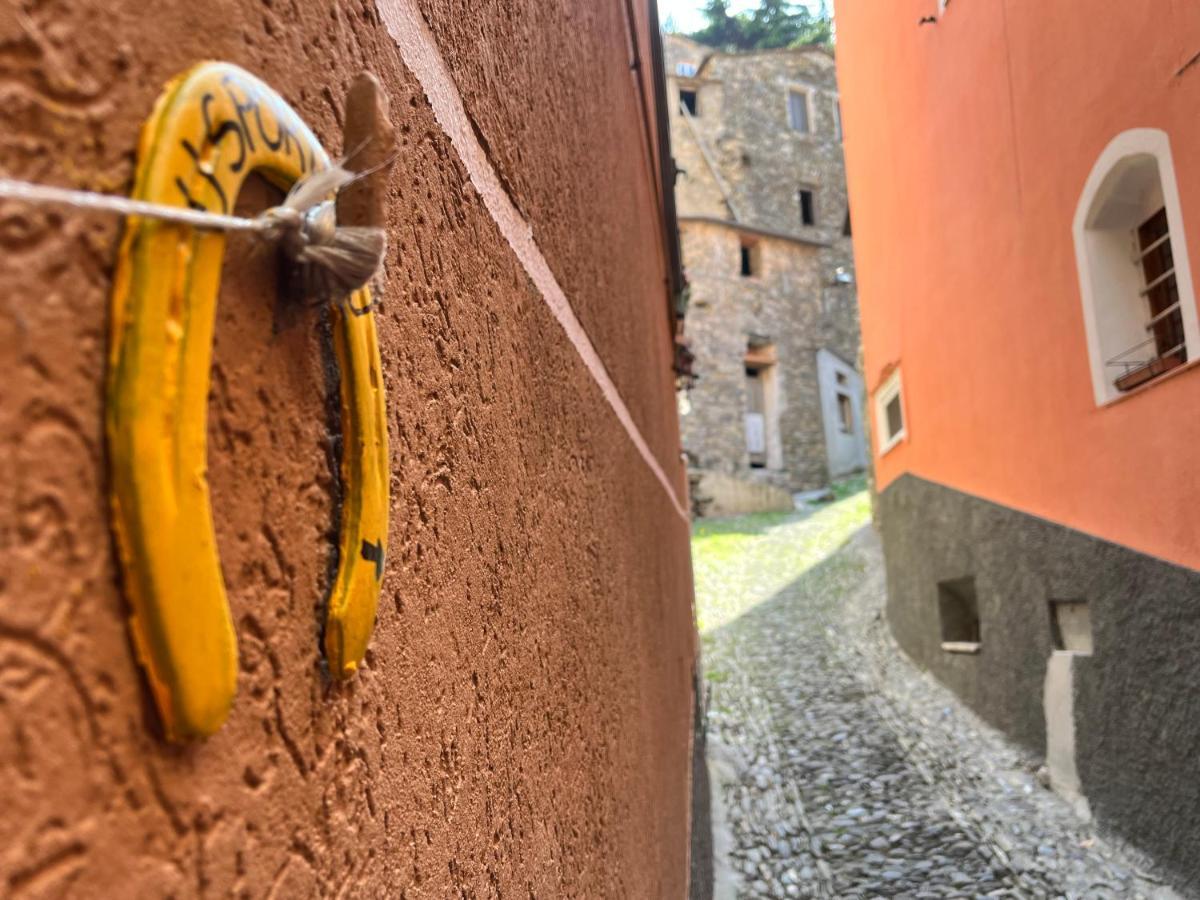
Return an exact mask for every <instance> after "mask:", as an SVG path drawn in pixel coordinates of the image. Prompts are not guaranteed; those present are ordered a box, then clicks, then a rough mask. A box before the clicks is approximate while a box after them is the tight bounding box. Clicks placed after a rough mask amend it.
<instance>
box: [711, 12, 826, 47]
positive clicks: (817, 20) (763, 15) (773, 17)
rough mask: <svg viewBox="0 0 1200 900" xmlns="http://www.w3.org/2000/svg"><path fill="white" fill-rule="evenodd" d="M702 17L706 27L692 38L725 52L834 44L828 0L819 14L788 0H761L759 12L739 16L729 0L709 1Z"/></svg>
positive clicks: (743, 13) (742, 13)
mask: <svg viewBox="0 0 1200 900" xmlns="http://www.w3.org/2000/svg"><path fill="white" fill-rule="evenodd" d="M703 14H704V17H705V19H706V20H707V24H705V26H704V27H703V28H701V29H700V30H699V31H697V32H694V33H693V34H691V35H690V37H691V38H692V39H693V40H696V41H699V42H700V43H702V44H707V45H708V46H710V47H719V48H721V49H723V50H770V49H773V48H775V47H795V46H798V45H801V44H831V43H833V21H832V18H831V17H830V15H829V7H828V6H827V5H826V2H825V0H821V5H820V8H819V9H818V10H817V11H816V12H813V11H812V10H811V9H809V8H808V6H806V5H801V4H798V3H794V2H789V0H759V4H758V7H757V8H756V9H753V10H749V11H747V12H741V13H737V14H731V13H730V12H729V2H728V0H708V2H707V3H706V4H705V6H704V10H703Z"/></svg>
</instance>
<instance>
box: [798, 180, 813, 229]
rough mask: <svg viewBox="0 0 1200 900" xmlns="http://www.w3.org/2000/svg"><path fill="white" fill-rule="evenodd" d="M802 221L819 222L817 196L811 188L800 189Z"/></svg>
mask: <svg viewBox="0 0 1200 900" xmlns="http://www.w3.org/2000/svg"><path fill="white" fill-rule="evenodd" d="M800 221H801V223H803V224H805V225H815V224H817V204H816V196H815V195H814V193H813V191H812V190H811V189H809V188H801V189H800Z"/></svg>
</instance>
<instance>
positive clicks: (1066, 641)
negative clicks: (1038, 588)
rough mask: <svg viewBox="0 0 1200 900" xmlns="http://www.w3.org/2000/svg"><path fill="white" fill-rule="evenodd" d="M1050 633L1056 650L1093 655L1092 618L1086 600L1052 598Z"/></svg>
mask: <svg viewBox="0 0 1200 900" xmlns="http://www.w3.org/2000/svg"><path fill="white" fill-rule="evenodd" d="M1050 634H1051V637H1052V638H1053V640H1054V649H1055V650H1067V651H1069V652H1071V653H1080V654H1087V655H1089V656H1090V655H1091V653H1092V618H1091V614H1090V613H1089V612H1088V605H1087V601H1086V600H1051V601H1050Z"/></svg>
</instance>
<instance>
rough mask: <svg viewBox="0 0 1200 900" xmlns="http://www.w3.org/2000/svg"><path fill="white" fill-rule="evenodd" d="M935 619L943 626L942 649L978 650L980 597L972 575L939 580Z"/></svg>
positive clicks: (972, 651) (973, 651)
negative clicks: (950, 579) (976, 591)
mask: <svg viewBox="0 0 1200 900" xmlns="http://www.w3.org/2000/svg"><path fill="white" fill-rule="evenodd" d="M938 621H939V622H940V624H941V629H942V649H943V650H948V651H950V652H956V653H976V652H978V650H979V643H980V631H979V599H978V597H977V596H976V593H975V577H974V576H973V575H968V576H967V577H966V578H956V579H954V580H952V581H942V582H939V583H938Z"/></svg>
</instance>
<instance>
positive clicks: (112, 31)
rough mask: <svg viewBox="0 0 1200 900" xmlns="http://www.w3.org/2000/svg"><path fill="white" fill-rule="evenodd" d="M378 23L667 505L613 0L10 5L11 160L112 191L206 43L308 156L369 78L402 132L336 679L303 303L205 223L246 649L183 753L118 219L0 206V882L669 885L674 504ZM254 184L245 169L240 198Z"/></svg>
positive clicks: (671, 440)
mask: <svg viewBox="0 0 1200 900" xmlns="http://www.w3.org/2000/svg"><path fill="white" fill-rule="evenodd" d="M635 6H637V5H636V4H635ZM404 8H407V9H417V10H418V12H419V13H420V15H421V17H422V20H423V22H424V24H425V27H426V28H427V29H428V43H429V46H430V47H431V48H432V50H433V51H434V52H435V53H436V54H438V55H440V57H441V58H442V59H443V60H444V61H445V63H446V65H447V66H448V68H449V71H450V73H451V75H452V78H453V83H454V87H455V88H456V90H457V91H458V92H460V93H461V97H462V101H463V103H464V105H465V108H466V110H467V112H468V114H469V115H470V116H471V118H472V121H473V124H474V126H475V134H476V135H477V139H478V141H479V143H480V145H481V146H482V147H483V148H484V150H485V153H486V158H487V161H488V163H489V164H490V165H491V166H493V167H494V168H495V170H496V171H497V172H498V173H499V176H500V179H501V182H502V184H503V185H504V187H505V189H506V191H507V192H508V196H509V197H510V198H511V200H512V202H513V204H514V205H515V206H516V208H517V210H518V211H519V212H520V213H521V214H522V216H523V217H524V218H525V219H526V220H527V221H528V222H529V224H530V226H531V228H532V231H533V236H534V238H535V240H536V242H537V244H538V246H539V247H540V248H541V251H542V252H543V253H544V254H545V257H546V259H547V261H548V262H549V264H550V268H551V270H552V273H553V275H554V277H555V278H556V279H557V281H558V283H559V284H560V285H561V286H562V288H563V290H564V292H565V294H566V296H567V298H568V300H569V302H570V303H571V306H572V308H573V309H574V311H575V313H576V315H578V317H579V318H580V320H581V321H582V323H583V325H584V327H585V330H586V331H587V333H588V335H589V336H590V338H591V341H592V342H593V343H594V345H595V347H596V349H597V351H598V353H599V355H600V358H601V360H602V362H603V363H604V365H605V367H606V369H607V370H608V372H609V373H610V374H611V376H612V379H613V381H614V383H615V384H616V386H617V389H618V391H619V393H620V395H621V398H622V399H623V400H624V403H625V404H626V405H627V406H628V408H629V410H630V413H631V416H632V418H633V421H634V424H635V425H636V427H637V429H638V430H639V431H640V433H641V434H642V435H644V437H645V440H646V443H647V444H648V446H649V448H650V450H651V452H652V453H653V455H654V457H655V458H656V459H657V460H658V461H659V462H660V464H661V466H662V467H663V469H665V471H666V472H667V474H668V477H669V478H670V479H671V480H672V481H673V482H674V483H675V486H676V488H677V489H678V490H682V483H683V479H682V475H681V471H680V466H679V462H678V453H679V438H678V431H677V424H676V419H675V409H674V396H673V392H672V389H671V384H672V382H671V372H670V363H671V356H670V341H669V335H668V320H667V315H666V302H667V301H666V290H665V285H666V279H667V272H666V268H665V265H666V264H665V262H664V259H665V257H664V254H663V251H662V249H661V245H662V241H661V229H660V225H659V223H658V221H657V216H658V212H657V210H658V208H659V206H658V203H657V201H656V199H655V198H656V182H655V173H654V170H653V168H652V167H651V165H650V161H649V160H648V159H647V154H646V153H645V152H643V150H642V149H641V148H642V147H643V146H644V145H645V136H644V133H643V131H642V129H643V128H644V127H645V126H644V125H643V119H642V113H641V107H640V101H639V99H638V95H637V85H636V82H635V81H634V80H633V79H631V77H630V73H629V61H630V38H629V27H630V26H629V23H628V22H627V21H626V19H625V5H624V4H622V3H617V2H611V3H609V2H605V3H593V2H585V0H575V2H564V3H557V4H542V3H536V2H532V0H530V2H520V0H502V2H492V3H483V4H480V3H466V2H458V3H456V2H448V0H443V2H437V0H426V2H419V3H418V2H415V0H414V2H412V3H411V4H410V3H409V0H392V2H389V3H381V4H380V6H379V7H376V6H375V5H374V4H372V3H370V2H366V3H358V2H354V3H323V4H281V3H278V2H268V3H265V4H259V3H257V2H254V3H251V2H247V0H231V2H222V3H219V4H196V3H181V2H170V3H165V4H156V5H155V6H154V11H153V14H152V15H148V14H147V11H146V7H145V6H144V4H140V3H132V2H117V3H111V2H105V3H99V2H88V0H60V2H52V3H50V4H44V5H40V6H38V7H36V8H34V9H32V10H30V11H29V12H28V13H22V14H18V13H17V8H16V6H15V5H14V4H12V3H10V2H3V3H2V4H0V96H3V97H4V98H5V99H4V102H3V103H2V104H0V171H3V172H5V173H6V174H12V175H16V176H20V177H24V178H29V179H34V180H39V181H47V182H53V183H58V184H66V185H72V186H79V187H86V188H92V189H99V190H109V191H119V192H127V191H128V189H129V186H130V182H131V177H132V173H133V166H134V162H135V159H134V153H135V147H136V142H137V137H138V129H139V126H140V124H141V121H142V120H143V119H144V118H145V117H146V116H147V115H148V114H149V112H150V109H151V107H152V105H153V103H154V100H155V98H156V97H157V95H158V93H159V91H160V90H161V86H162V85H163V84H164V83H165V82H166V81H167V80H168V79H170V78H171V77H172V76H174V75H175V74H176V73H178V72H179V71H181V70H182V69H184V68H186V67H187V66H189V65H191V64H193V63H194V62H197V61H200V60H203V59H223V60H228V61H231V62H235V63H238V64H240V65H242V66H244V67H246V68H247V69H249V70H250V71H251V72H253V73H255V74H257V75H259V76H260V77H262V78H264V79H265V80H266V81H267V82H268V83H270V84H271V85H272V86H274V87H275V88H276V89H277V90H279V91H280V92H281V93H282V94H283V96H284V97H285V98H286V99H287V100H288V101H289V102H290V103H291V104H292V105H294V106H295V108H296V109H297V110H298V111H299V112H300V114H301V115H302V116H303V117H304V118H305V119H306V120H307V121H308V122H309V123H310V124H311V125H312V127H313V128H314V130H315V131H316V133H317V134H318V136H319V137H320V138H321V139H322V141H323V143H324V144H325V146H326V147H327V148H329V149H330V150H331V151H332V152H334V153H337V152H339V151H340V150H341V146H340V144H341V142H340V116H341V112H340V108H341V99H342V96H343V94H344V91H345V88H346V86H347V85H348V83H349V81H350V80H351V78H353V76H354V75H355V74H357V72H358V71H359V70H360V69H361V68H364V67H365V68H369V69H371V70H373V71H374V72H376V73H377V74H378V75H379V77H380V79H381V80H382V82H383V84H384V87H385V89H386V92H387V94H388V96H389V99H390V102H391V108H392V118H393V120H394V122H395V124H396V126H397V129H398V132H399V134H398V137H399V143H400V146H401V151H402V152H401V155H400V157H399V159H398V160H397V162H396V164H395V167H394V169H393V171H392V175H391V179H390V206H389V228H388V230H389V237H390V243H391V251H390V254H389V258H388V261H387V268H386V274H385V278H384V281H383V286H382V289H381V290H380V291H379V300H380V303H379V308H378V310H377V321H378V327H379V335H380V344H381V351H382V356H383V364H384V375H385V379H386V385H387V390H388V410H387V412H388V425H389V436H390V442H391V448H392V481H391V492H392V501H393V506H392V515H391V532H390V538H389V544H390V554H389V558H388V561H387V570H386V573H385V576H384V582H383V595H382V597H381V604H380V611H379V619H378V624H377V628H376V632H375V637H374V640H373V643H372V649H371V651H370V652H369V654H368V657H367V660H366V664H365V665H364V667H363V670H362V671H361V672H360V674H359V676H358V677H357V678H355V679H354V680H353V681H351V682H350V683H348V684H346V685H336V684H332V683H330V682H329V681H328V680H327V679H326V677H325V676H324V675H323V673H322V670H321V654H320V650H319V645H318V635H319V624H320V621H321V615H322V610H321V605H322V598H323V596H324V591H325V589H326V587H327V582H326V579H327V573H328V562H329V550H330V540H331V527H332V525H333V520H332V516H333V504H332V499H333V494H334V491H335V478H334V475H333V471H332V470H331V468H330V462H329V460H330V452H331V451H330V446H331V435H330V431H329V428H328V426H327V420H326V404H325V399H324V398H325V392H326V389H327V386H326V384H325V380H324V370H323V362H322V351H321V347H322V341H323V328H324V325H323V323H322V318H321V316H320V315H319V314H313V315H311V316H307V317H305V318H302V319H301V321H300V322H299V323H298V324H297V325H295V326H294V327H293V328H291V329H289V330H287V331H285V332H283V333H282V334H278V335H275V334H273V333H272V330H271V310H270V307H271V304H272V302H273V295H272V290H273V286H272V277H273V266H272V261H271V259H270V258H269V257H267V256H266V255H265V254H264V252H263V251H262V249H261V248H259V247H257V246H256V245H255V244H254V243H252V242H248V241H243V242H239V241H237V240H233V241H231V245H230V252H229V255H228V257H227V261H226V268H225V273H224V280H223V286H222V294H221V299H220V307H219V311H218V322H217V329H216V350H215V362H214V369H213V389H212V396H211V400H210V404H209V419H210V421H209V438H210V448H209V456H210V460H209V462H210V475H209V477H210V481H211V484H212V491H213V503H214V509H215V517H216V523H217V532H218V542H219V546H220V550H221V554H222V562H223V568H224V573H225V579H226V583H227V586H228V589H229V594H230V603H231V606H232V609H233V614H234V619H235V622H236V625H237V632H238V640H239V654H240V673H241V674H240V680H239V692H238V697H237V700H236V703H235V706H234V710H233V713H232V716H231V718H230V720H229V722H228V723H227V724H226V726H225V727H224V728H223V729H222V730H221V731H220V732H219V733H218V734H217V735H216V736H215V737H213V738H211V739H209V740H207V741H205V742H202V743H198V744H193V745H189V746H184V747H176V746H169V745H167V744H165V743H164V742H163V741H162V740H161V738H160V737H159V729H158V726H157V723H156V721H155V714H154V711H153V709H152V708H151V706H150V705H149V701H148V696H147V694H146V690H145V687H144V684H143V681H142V677H141V674H140V672H139V669H138V668H137V666H136V664H135V662H134V657H133V653H132V650H131V648H130V646H129V641H128V637H127V632H126V627H125V625H126V623H125V619H126V616H127V615H128V610H127V608H126V605H125V602H124V600H123V599H122V596H121V593H120V591H119V589H118V573H117V570H116V566H115V561H114V557H113V549H112V544H111V538H110V535H109V531H108V524H107V523H108V517H107V506H106V504H107V499H106V476H105V458H104V441H103V428H102V423H103V376H104V361H105V348H106V341H107V325H108V323H107V303H108V294H109V291H110V287H111V276H112V271H113V265H114V259H115V254H116V244H117V240H118V237H119V233H120V228H119V225H118V224H117V223H115V222H113V221H110V220H107V219H103V218H96V217H91V216H79V215H71V214H64V213H61V212H57V211H55V212H40V211H31V210H29V209H27V208H24V207H21V206H18V205H14V204H8V203H5V204H0V296H2V297H3V298H4V300H3V301H0V366H2V368H3V371H4V372H5V373H6V379H5V380H6V385H5V389H4V399H3V401H2V402H0V778H2V779H3V781H4V784H5V785H6V790H5V794H6V801H5V812H4V815H3V816H0V896H6V897H7V896H20V897H26V896H28V897H54V896H122V897H167V896H175V897H184V896H197V895H199V896H213V897H218V896H219V897H224V896H246V897H264V896H276V897H289V898H292V897H306V896H312V897H315V896H355V897H369V896H377V897H401V896H410V897H422V896H423V897H443V896H448V895H451V894H457V893H459V892H463V893H469V894H477V895H481V896H486V895H497V894H501V893H502V894H505V895H510V894H521V895H526V896H597V895H610V896H655V897H658V896H665V897H671V896H680V895H681V894H682V893H683V890H684V883H685V880H686V874H685V873H686V845H687V834H686V829H687V773H688V757H687V754H688V735H689V733H690V712H691V705H690V684H691V683H690V677H691V665H692V653H693V647H692V626H691V610H690V566H689V560H688V546H687V533H688V526H687V523H686V522H685V521H684V520H683V519H682V518H681V517H680V516H679V515H678V514H677V512H676V509H675V507H674V505H673V504H672V502H671V500H670V498H669V497H668V494H667V493H666V491H665V490H664V488H663V485H662V484H661V483H660V482H659V481H658V480H657V479H656V478H655V476H654V475H653V474H652V472H651V470H650V468H649V467H648V466H647V464H646V462H645V460H644V459H643V457H642V456H641V455H639V453H638V451H637V449H636V448H635V446H634V444H633V443H632V442H631V440H630V437H629V435H628V434H627V432H626V431H625V430H624V429H623V428H622V426H621V424H620V423H619V421H618V419H617V417H616V416H615V415H614V413H613V411H612V409H611V408H610V406H609V404H608V403H607V402H606V401H605V399H604V397H603V396H602V394H601V391H600V390H599V388H598V387H597V384H596V382H595V381H594V380H593V378H592V377H591V376H590V375H589V374H588V372H587V370H586V369H585V367H584V365H583V364H582V363H581V361H580V357H579V355H578V353H577V352H576V350H575V349H574V348H573V347H572V344H571V343H570V342H569V341H568V340H567V338H566V336H565V334H564V332H563V330H562V328H561V327H560V326H559V324H558V322H557V321H556V320H555V319H554V318H553V316H552V315H551V313H550V311H549V309H548V307H547V305H546V302H545V300H544V299H543V296H542V294H541V292H540V291H539V289H538V287H537V286H536V285H535V284H534V282H533V281H531V279H530V276H529V275H528V273H527V272H526V270H525V269H524V268H523V267H522V265H521V263H520V261H519V260H518V258H517V256H516V255H515V254H514V252H513V249H512V247H511V246H510V245H509V244H508V243H507V242H506V240H505V239H504V237H503V236H502V234H501V232H500V230H499V229H498V228H497V225H496V223H495V221H494V220H493V219H492V217H491V215H490V214H489V212H488V210H487V208H485V206H484V204H483V202H482V201H481V199H480V195H479V193H478V192H477V190H476V189H475V188H474V187H473V186H472V184H471V182H470V179H469V178H468V174H467V170H466V169H465V167H464V165H463V163H462V161H461V159H460V157H459V156H458V154H457V152H456V150H455V148H454V147H453V146H452V144H451V142H450V140H449V139H448V138H447V136H446V134H445V133H444V131H443V128H442V126H441V125H440V124H439V122H438V120H437V119H436V118H435V115H434V112H433V110H432V109H431V106H430V102H429V100H428V99H427V96H426V92H425V89H424V88H423V86H422V84H421V83H420V82H419V81H418V80H417V78H416V77H415V76H414V74H413V72H412V71H410V69H409V68H408V67H407V66H406V65H405V62H404V60H403V59H402V57H401V54H400V52H399V50H398V48H397V44H396V42H395V41H394V40H393V38H392V37H391V35H390V34H389V28H388V26H389V24H391V25H392V26H393V27H394V26H395V22H396V21H397V20H398V10H399V11H402V10H403V9H404ZM638 15H639V19H638V21H637V22H636V23H634V27H635V29H641V30H642V31H643V32H644V29H645V27H646V25H647V23H646V21H645V19H644V15H643V14H642V13H639V14H638ZM638 40H643V41H644V34H643V35H641V36H640V37H639V38H638ZM269 202H272V195H271V191H270V189H269V188H267V187H266V186H265V185H255V186H253V187H252V189H249V190H248V191H247V192H246V194H245V195H244V197H243V203H242V209H243V211H245V212H253V211H254V209H256V208H261V207H262V206H264V205H266V204H268V203H269Z"/></svg>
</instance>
